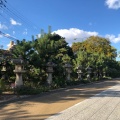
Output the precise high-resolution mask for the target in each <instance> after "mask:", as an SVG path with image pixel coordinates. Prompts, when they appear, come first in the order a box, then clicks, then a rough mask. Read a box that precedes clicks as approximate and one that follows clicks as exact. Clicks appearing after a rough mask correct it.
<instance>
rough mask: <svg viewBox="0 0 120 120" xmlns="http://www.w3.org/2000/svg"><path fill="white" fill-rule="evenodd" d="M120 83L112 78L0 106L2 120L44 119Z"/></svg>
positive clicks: (0, 118)
mask: <svg viewBox="0 0 120 120" xmlns="http://www.w3.org/2000/svg"><path fill="white" fill-rule="evenodd" d="M118 83H120V80H110V81H105V82H100V83H94V84H89V85H84V86H77V87H74V88H70V89H66V90H61V91H58V92H54V93H50V94H46V95H42V96H39V97H34V96H33V98H28V99H26V100H21V101H17V102H13V103H9V104H3V105H1V106H0V120H44V119H45V118H48V117H49V116H51V115H54V114H56V113H58V112H60V111H62V110H65V109H67V108H68V107H70V106H72V105H74V104H76V103H78V102H80V101H83V100H85V99H87V98H89V97H91V96H94V95H95V94H97V93H100V92H101V91H103V90H106V89H107V88H109V87H111V86H113V85H116V84H118Z"/></svg>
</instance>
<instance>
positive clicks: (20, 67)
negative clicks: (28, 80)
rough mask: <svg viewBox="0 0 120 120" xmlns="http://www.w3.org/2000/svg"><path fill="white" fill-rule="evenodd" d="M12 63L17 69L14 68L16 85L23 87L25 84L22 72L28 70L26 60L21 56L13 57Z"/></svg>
mask: <svg viewBox="0 0 120 120" xmlns="http://www.w3.org/2000/svg"><path fill="white" fill-rule="evenodd" d="M12 63H13V64H15V70H13V72H14V73H15V74H16V80H15V87H21V86H22V85H23V79H22V74H23V73H25V72H26V71H25V70H24V61H23V60H22V58H21V56H19V58H18V59H13V60H12Z"/></svg>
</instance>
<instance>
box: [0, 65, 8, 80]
mask: <svg viewBox="0 0 120 120" xmlns="http://www.w3.org/2000/svg"><path fill="white" fill-rule="evenodd" d="M6 71H7V69H6V63H3V65H2V70H1V73H2V79H4V80H5V79H6Z"/></svg>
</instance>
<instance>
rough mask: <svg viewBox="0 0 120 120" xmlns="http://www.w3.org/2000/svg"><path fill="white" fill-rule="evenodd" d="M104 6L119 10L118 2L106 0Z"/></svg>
mask: <svg viewBox="0 0 120 120" xmlns="http://www.w3.org/2000/svg"><path fill="white" fill-rule="evenodd" d="M105 3H106V5H107V6H108V8H110V9H119V8H120V0H106V2H105Z"/></svg>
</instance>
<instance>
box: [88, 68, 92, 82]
mask: <svg viewBox="0 0 120 120" xmlns="http://www.w3.org/2000/svg"><path fill="white" fill-rule="evenodd" d="M91 70H92V68H91V67H90V66H88V68H87V80H88V81H90V79H91Z"/></svg>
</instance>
